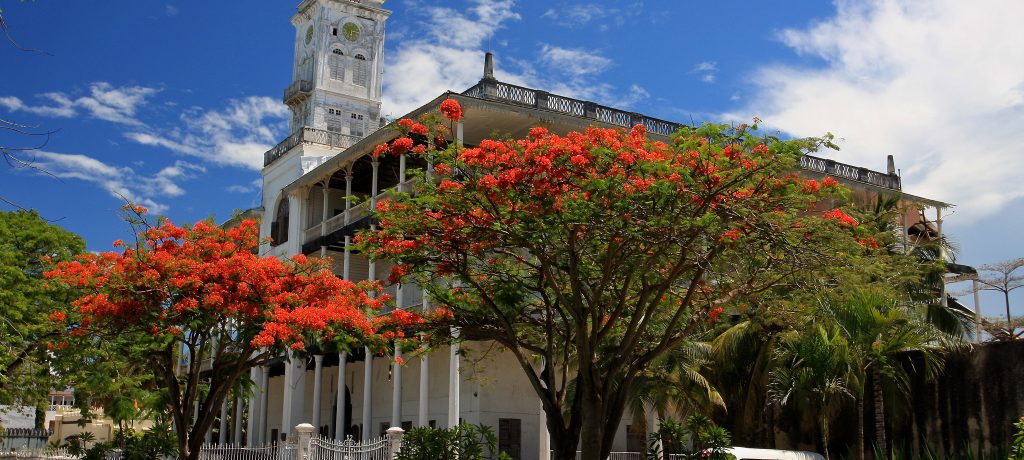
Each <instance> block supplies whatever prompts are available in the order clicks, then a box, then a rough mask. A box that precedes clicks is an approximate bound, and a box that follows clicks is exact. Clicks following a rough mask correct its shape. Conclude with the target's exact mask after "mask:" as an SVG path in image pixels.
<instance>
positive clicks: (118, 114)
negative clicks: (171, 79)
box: [0, 81, 160, 126]
mask: <svg viewBox="0 0 1024 460" xmlns="http://www.w3.org/2000/svg"><path fill="white" fill-rule="evenodd" d="M158 92H160V90H159V89H157V88H150V87H145V86H120V87H115V86H114V85H111V84H110V83H107V82H102V81H101V82H95V83H91V84H89V95H88V96H79V97H74V98H73V97H72V96H69V95H68V94H66V93H63V92H48V93H43V94H40V95H38V97H39V98H40V99H43V102H42V103H41V104H39V105H31V104H26V103H25V102H24V101H22V100H21V99H20V98H18V97H15V96H4V97H0V107H4V108H6V109H7V110H8V111H9V112H19V111H20V112H27V113H32V114H35V115H39V116H44V117H58V118H72V117H75V116H77V115H78V114H79V112H80V111H82V112H85V113H86V114H87V115H88V116H90V117H92V118H97V119H100V120H105V121H109V122H113V123H118V124H123V125H128V126H145V124H144V123H142V122H141V121H139V120H138V118H136V112H137V111H138V109H139V107H141V106H144V105H146V103H147V102H148V101H147V99H148V98H149V97H150V96H152V95H154V94H156V93H158Z"/></svg>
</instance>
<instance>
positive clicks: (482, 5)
mask: <svg viewBox="0 0 1024 460" xmlns="http://www.w3.org/2000/svg"><path fill="white" fill-rule="evenodd" d="M473 5H474V6H473V7H472V8H470V9H469V10H468V11H467V12H462V11H456V10H452V9H448V8H426V9H425V10H424V11H423V12H422V14H423V15H424V16H425V19H424V21H421V22H419V24H421V25H422V29H423V30H424V31H425V32H423V34H424V35H423V36H416V34H413V33H409V32H407V33H403V34H402V36H401V38H400V39H399V40H398V44H397V46H396V52H394V53H390V54H388V56H387V58H386V59H387V62H386V64H385V69H386V72H387V75H386V76H385V79H384V92H383V93H384V100H383V108H384V113H385V114H386V115H391V116H401V115H404V114H405V113H407V112H409V111H411V110H413V109H415V108H417V107H419V106H420V105H422V104H424V103H426V102H428V101H430V100H431V99H433V98H435V97H437V96H438V95H440V94H442V93H444V92H445V91H448V90H452V91H462V90H465V89H467V88H469V87H470V86H472V85H474V84H476V83H477V82H478V81H480V78H481V77H482V76H483V61H484V60H483V57H484V56H483V55H484V53H483V50H482V48H483V47H484V45H485V44H486V43H489V40H490V39H492V38H493V37H494V34H495V33H496V32H497V31H498V30H499V29H501V28H503V27H505V25H506V24H507V23H508V22H510V21H515V20H518V19H520V16H519V14H518V13H516V12H515V11H513V9H512V8H513V6H514V2H513V1H511V0H495V1H488V0H474V3H473ZM392 38H394V37H393V36H392ZM504 58H505V59H503V56H501V55H498V56H495V73H496V77H497V78H498V79H499V80H501V81H504V82H508V83H512V84H518V85H523V86H529V87H533V88H541V89H544V90H546V91H550V92H552V93H555V94H561V95H564V96H569V97H576V98H581V99H591V100H595V101H597V102H601V103H605V104H617V103H623V104H632V103H635V102H636V101H638V100H641V99H643V98H645V97H646V93H645V92H642V88H640V87H639V86H636V87H635V88H630V90H629V91H628V93H627V94H626V95H622V94H620V91H619V90H616V88H615V87H613V86H611V85H609V84H607V83H601V82H599V81H597V77H598V76H599V74H601V73H602V72H604V71H605V70H607V69H608V68H609V67H611V65H612V64H613V62H612V60H611V59H609V58H607V57H605V56H602V55H601V54H600V53H599V52H595V51H588V50H582V49H573V48H564V47H559V46H556V45H552V44H538V52H537V56H536V58H535V59H531V60H516V59H513V58H508V57H507V56H504ZM535 66H541V67H543V70H544V71H543V72H541V71H539V70H538V69H537V68H535ZM566 77H568V78H566ZM634 86H635V85H634ZM636 89H639V90H641V91H637V90H636ZM621 106H622V107H624V108H625V107H626V105H621Z"/></svg>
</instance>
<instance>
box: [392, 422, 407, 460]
mask: <svg viewBox="0 0 1024 460" xmlns="http://www.w3.org/2000/svg"><path fill="white" fill-rule="evenodd" d="M404 436H405V430H403V429H402V427H400V426H393V427H390V428H388V460H395V457H396V456H398V450H399V449H401V448H402V438H403V437H404Z"/></svg>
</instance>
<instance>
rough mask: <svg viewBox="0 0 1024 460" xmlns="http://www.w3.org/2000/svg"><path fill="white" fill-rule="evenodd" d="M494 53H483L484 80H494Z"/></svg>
mask: <svg viewBox="0 0 1024 460" xmlns="http://www.w3.org/2000/svg"><path fill="white" fill-rule="evenodd" d="M494 79H495V78H494V53H492V52H490V51H488V52H487V54H485V55H484V80H494Z"/></svg>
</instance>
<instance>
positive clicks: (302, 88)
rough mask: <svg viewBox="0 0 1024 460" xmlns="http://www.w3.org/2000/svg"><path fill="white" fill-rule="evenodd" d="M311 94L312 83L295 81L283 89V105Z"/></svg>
mask: <svg viewBox="0 0 1024 460" xmlns="http://www.w3.org/2000/svg"><path fill="white" fill-rule="evenodd" d="M311 92H313V82H311V81H309V80H295V81H293V82H292V84H290V85H288V87H287V88H285V89H284V98H283V99H284V103H285V104H287V103H288V101H290V100H292V99H293V98H295V97H298V96H308V95H309V93H311Z"/></svg>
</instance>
